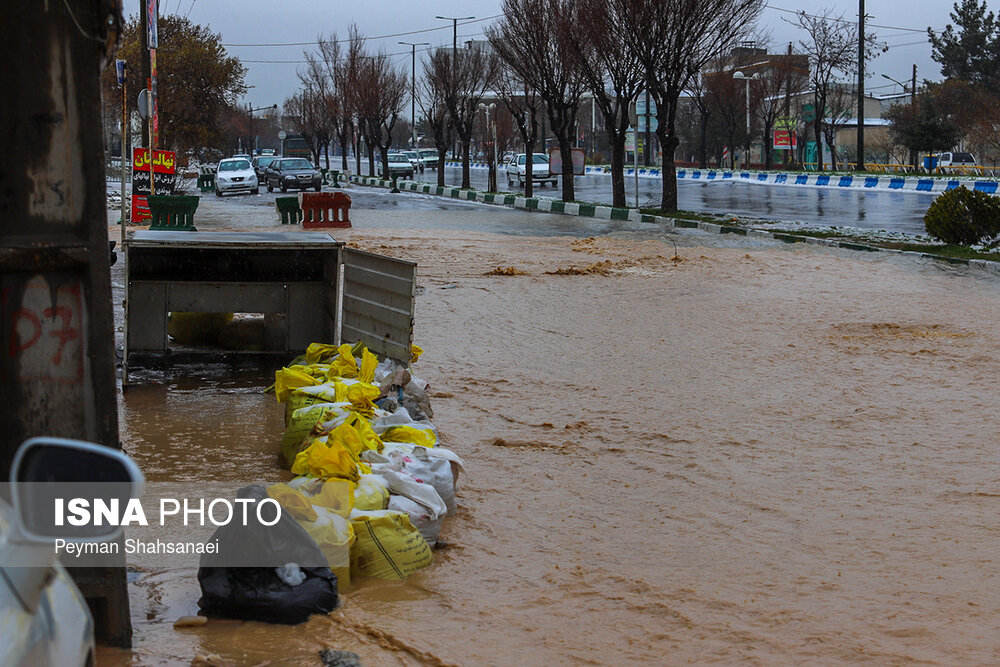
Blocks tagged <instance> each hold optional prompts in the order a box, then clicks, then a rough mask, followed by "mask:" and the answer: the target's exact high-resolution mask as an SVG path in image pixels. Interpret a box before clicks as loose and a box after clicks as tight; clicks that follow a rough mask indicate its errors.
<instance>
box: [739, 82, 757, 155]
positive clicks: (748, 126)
mask: <svg viewBox="0 0 1000 667" xmlns="http://www.w3.org/2000/svg"><path fill="white" fill-rule="evenodd" d="M733 78H734V79H736V80H738V81H746V82H747V153H746V156H745V157H744V158H743V162H744V164H745V165H746V168H747V169H749V168H750V82H751V81H756V80H757V79H759V78H760V76H759V75H758V74H754V75H753V76H747V75H746V74H744V73H743V72H733Z"/></svg>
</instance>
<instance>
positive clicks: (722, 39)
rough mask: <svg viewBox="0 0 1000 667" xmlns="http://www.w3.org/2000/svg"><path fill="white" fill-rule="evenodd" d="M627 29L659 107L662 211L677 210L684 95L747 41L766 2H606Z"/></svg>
mask: <svg viewBox="0 0 1000 667" xmlns="http://www.w3.org/2000/svg"><path fill="white" fill-rule="evenodd" d="M608 1H609V2H613V3H614V4H615V5H616V6H617V7H616V10H617V11H618V12H619V14H620V16H621V17H622V20H623V21H624V23H625V26H626V30H625V34H626V35H627V38H628V43H629V46H630V47H631V48H632V49H633V51H634V53H635V55H636V57H638V58H639V60H640V61H641V62H642V64H643V68H644V69H645V73H646V85H647V87H648V90H649V92H650V95H651V96H652V97H653V99H654V100H655V101H656V120H657V128H656V136H657V138H659V140H660V146H661V147H662V150H663V189H662V193H661V194H662V198H661V203H660V206H661V208H662V209H664V210H668V211H673V210H676V209H677V172H676V170H675V168H674V151H675V150H676V149H677V146H678V144H679V140H678V137H677V133H676V131H675V124H676V119H677V107H678V100H679V98H680V95H681V93H682V92H684V90H685V89H686V88H687V87H688V84H689V82H690V81H691V78H692V77H693V76H695V74H697V72H699V71H700V70H701V69H702V68H704V67H705V65H706V64H707V63H708V62H709V61H711V60H712V58H714V57H715V56H716V55H717V54H720V53H728V52H729V51H730V50H731V48H732V46H733V45H734V44H735V43H736V42H738V41H739V40H741V39H742V38H743V37H744V36H745V35H747V34H748V33H749V32H750V31H751V29H752V27H753V23H754V21H755V20H756V19H757V17H758V15H759V14H760V12H761V10H762V9H763V7H764V0H608Z"/></svg>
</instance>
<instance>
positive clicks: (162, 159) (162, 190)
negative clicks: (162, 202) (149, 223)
mask: <svg viewBox="0 0 1000 667" xmlns="http://www.w3.org/2000/svg"><path fill="white" fill-rule="evenodd" d="M176 164H177V155H176V154H175V153H174V152H173V151H157V150H154V151H153V176H154V178H155V182H154V184H153V185H154V187H155V192H156V194H158V195H167V194H172V193H173V191H174V173H175V170H176ZM148 194H149V149H147V148H133V149H132V221H133V222H142V221H145V220H149V218H150V215H149V203H148V202H147V201H146V196H147V195H148Z"/></svg>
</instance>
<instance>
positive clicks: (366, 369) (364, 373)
mask: <svg viewBox="0 0 1000 667" xmlns="http://www.w3.org/2000/svg"><path fill="white" fill-rule="evenodd" d="M377 367H378V357H376V356H375V355H374V354H372V353H371V352H369V351H368V348H367V347H366V348H365V349H363V350H362V351H361V370H360V371H358V379H359V380H361V381H362V382H367V383H368V384H371V383H372V382H374V381H375V369H376V368H377Z"/></svg>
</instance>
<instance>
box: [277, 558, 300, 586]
mask: <svg viewBox="0 0 1000 667" xmlns="http://www.w3.org/2000/svg"><path fill="white" fill-rule="evenodd" d="M274 573H275V574H276V575H278V579H281V580H282V581H283V582H285V583H286V584H288V585H289V586H293V587H294V586H298V585H299V584H301V583H302V582H303V581H305V580H306V573H305V572H303V571H302V568H300V567H299V566H298V565H296V564H295V563H285V564H284V565H282V566H281V567H276V568H274Z"/></svg>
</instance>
